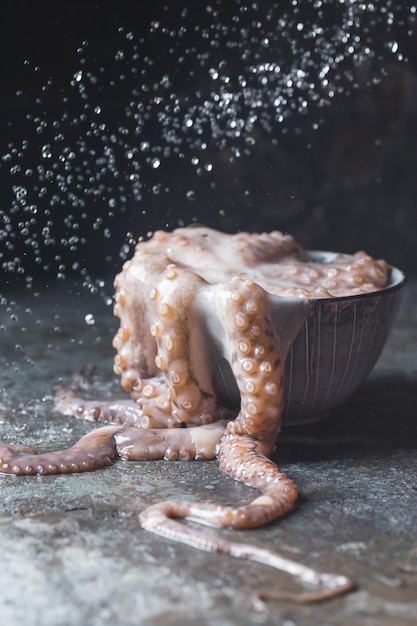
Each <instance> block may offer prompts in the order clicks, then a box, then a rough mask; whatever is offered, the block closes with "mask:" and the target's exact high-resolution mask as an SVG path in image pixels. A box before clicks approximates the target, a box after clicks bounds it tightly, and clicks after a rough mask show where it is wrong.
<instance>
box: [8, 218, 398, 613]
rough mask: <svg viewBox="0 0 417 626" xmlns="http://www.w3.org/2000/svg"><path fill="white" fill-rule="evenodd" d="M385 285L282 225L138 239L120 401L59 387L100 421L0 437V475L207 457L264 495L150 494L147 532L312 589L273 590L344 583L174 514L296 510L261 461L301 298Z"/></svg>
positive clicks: (127, 284) (231, 517) (323, 591)
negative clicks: (40, 446)
mask: <svg viewBox="0 0 417 626" xmlns="http://www.w3.org/2000/svg"><path fill="white" fill-rule="evenodd" d="M387 280H388V266H387V264H386V263H385V262H384V261H376V260H374V259H373V258H371V257H370V256H368V255H367V254H365V253H364V252H358V253H356V254H355V255H342V254H340V255H336V256H335V258H334V260H333V261H332V262H331V263H323V264H321V263H318V262H314V263H312V262H311V261H309V259H308V255H307V254H306V252H305V251H304V250H303V249H302V247H301V246H300V245H299V244H298V243H297V242H296V241H295V240H294V239H293V237H291V236H289V235H285V234H283V233H281V232H279V231H274V232H271V233H268V234H267V233H263V234H248V233H243V232H242V233H238V234H235V235H227V234H224V233H220V232H217V231H214V230H212V229H209V228H205V227H195V228H180V229H177V230H175V231H173V232H172V233H167V232H163V231H157V232H156V233H155V234H154V235H153V237H152V238H151V239H149V240H147V241H142V242H140V243H139V244H138V245H137V246H136V250H135V254H134V257H133V258H132V259H131V260H130V261H127V262H126V263H125V265H124V267H123V270H122V271H121V273H120V274H119V275H118V276H117V277H116V279H115V288H116V296H115V301H116V303H115V309H114V311H115V315H116V316H118V317H119V318H120V327H119V330H118V332H117V334H116V336H115V338H114V341H113V345H114V347H115V349H116V351H117V354H116V356H115V359H114V371H115V373H116V374H117V375H119V376H120V378H121V385H122V387H123V389H124V390H126V391H127V392H129V394H130V399H126V400H118V401H92V400H84V399H82V398H81V397H79V395H78V393H79V388H78V385H77V384H76V383H74V384H73V385H72V386H69V387H67V388H64V389H61V390H60V391H59V392H58V394H57V407H58V410H59V411H60V412H61V413H63V414H65V415H74V416H75V417H77V418H83V419H87V420H91V421H97V422H105V423H106V424H107V425H106V426H103V427H101V428H98V429H96V430H94V431H92V432H91V433H89V434H87V435H85V436H84V437H82V439H81V440H80V441H78V443H76V444H75V445H73V446H72V447H70V448H68V449H65V450H60V451H56V452H47V453H40V454H38V453H37V452H36V451H35V450H34V449H33V448H31V447H29V446H19V445H7V444H0V471H1V472H3V473H8V474H19V475H20V474H54V473H69V472H84V471H89V470H95V469H98V468H101V467H104V466H106V465H110V464H112V463H113V462H114V461H115V460H116V459H117V458H122V459H126V460H143V459H162V458H164V459H168V460H172V459H184V460H191V459H196V460H197V459H198V460H207V459H215V458H217V459H218V462H219V466H220V468H221V469H222V470H223V471H224V472H226V474H228V475H229V476H231V477H233V478H234V479H235V480H238V481H242V482H244V483H245V484H246V485H248V486H249V487H253V488H255V489H257V490H259V491H260V492H261V493H260V495H259V496H257V497H256V498H255V499H254V500H253V501H252V502H251V503H250V504H248V505H245V506H220V505H217V504H212V503H196V502H188V501H165V502H161V503H157V504H154V505H152V506H150V507H148V508H147V509H145V510H144V511H143V512H142V513H141V514H140V523H141V525H142V526H143V528H145V529H147V530H149V531H152V532H155V533H157V534H160V535H162V536H164V537H167V538H170V539H173V540H176V541H180V542H183V543H186V544H189V545H192V546H194V547H197V548H200V549H203V550H209V551H217V552H226V553H228V554H231V555H232V556H235V557H238V558H247V559H251V560H255V561H258V562H262V563H266V564H268V565H270V566H272V567H276V568H278V569H282V570H285V571H287V572H289V573H290V574H293V575H295V576H296V577H298V578H299V579H300V580H301V582H302V583H303V584H304V583H305V584H306V585H307V586H313V588H312V589H310V590H309V591H306V592H305V593H301V594H299V595H297V596H296V597H295V596H289V594H287V595H286V596H285V594H281V595H280V596H279V597H287V598H288V597H290V599H294V600H297V601H301V602H305V601H317V600H322V599H324V598H327V597H331V596H333V595H336V594H338V593H342V592H345V591H348V590H350V589H352V588H353V582H352V581H351V580H350V579H349V578H347V577H345V576H338V575H335V574H323V573H318V572H315V571H314V570H312V569H310V568H308V567H306V566H304V565H301V564H298V563H295V562H293V561H290V560H288V559H284V558H283V557H280V556H279V555H277V554H276V553H273V552H271V551H270V550H266V549H260V548H255V547H253V546H250V545H248V544H241V543H237V542H232V541H229V540H227V539H224V538H222V537H215V536H213V535H209V534H207V533H203V532H201V531H197V530H195V529H192V528H190V527H187V526H186V525H184V524H181V523H180V522H178V521H176V520H175V519H174V518H186V519H188V520H193V521H196V522H200V523H201V524H206V525H210V526H216V527H232V528H239V529H250V528H256V527H259V526H262V525H264V524H267V523H269V522H271V521H273V520H275V519H277V518H279V517H281V516H282V515H284V514H285V513H287V512H289V511H290V510H291V509H292V508H293V507H294V504H295V501H296V498H297V488H296V486H295V485H294V483H293V482H292V481H291V480H290V479H289V478H287V476H285V474H283V473H282V472H281V471H280V470H279V468H278V467H277V465H276V464H275V462H274V461H272V460H271V458H270V457H271V455H272V453H273V452H274V448H275V444H276V440H277V436H278V434H279V431H280V425H281V415H282V411H283V386H284V364H285V358H286V355H287V351H288V349H289V347H290V346H291V344H292V342H293V340H294V338H295V336H296V335H297V332H298V330H299V329H300V326H301V325H302V324H303V322H304V321H305V319H306V316H307V315H308V311H309V302H310V301H311V300H314V299H316V298H328V297H335V296H336V297H339V296H345V295H353V294H358V293H366V292H369V291H375V290H377V289H380V288H381V287H384V286H385V285H386V284H387ZM263 597H266V596H265V594H264V596H263ZM258 600H259V601H260V595H259V596H258Z"/></svg>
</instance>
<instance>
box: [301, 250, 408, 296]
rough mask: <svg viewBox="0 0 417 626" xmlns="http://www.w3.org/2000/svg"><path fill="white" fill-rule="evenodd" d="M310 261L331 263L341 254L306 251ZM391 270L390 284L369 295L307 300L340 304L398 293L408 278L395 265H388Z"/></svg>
mask: <svg viewBox="0 0 417 626" xmlns="http://www.w3.org/2000/svg"><path fill="white" fill-rule="evenodd" d="M306 252H307V257H308V259H309V261H312V262H313V263H314V262H317V263H330V261H332V260H333V259H334V258H335V257H336V256H337V255H338V254H340V253H339V252H330V251H327V250H306ZM388 267H389V270H390V278H389V284H388V285H386V286H385V287H381V288H380V289H375V291H369V292H367V293H354V294H350V295H347V296H330V297H328V298H307V300H308V301H309V302H323V303H324V302H336V301H337V302H340V301H341V300H353V299H355V300H357V299H358V298H375V297H377V296H379V295H383V294H385V293H388V292H392V291H396V290H399V289H401V288H402V287H404V285H405V284H406V282H407V277H406V275H405V274H404V272H402V271H401V270H400V269H398V268H397V267H395V266H394V265H390V264H388Z"/></svg>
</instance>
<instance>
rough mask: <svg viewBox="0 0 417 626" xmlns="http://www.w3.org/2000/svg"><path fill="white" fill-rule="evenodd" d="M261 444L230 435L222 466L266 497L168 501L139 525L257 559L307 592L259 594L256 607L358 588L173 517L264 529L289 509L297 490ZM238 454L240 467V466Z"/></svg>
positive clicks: (143, 516)
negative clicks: (237, 502) (231, 502)
mask: <svg viewBox="0 0 417 626" xmlns="http://www.w3.org/2000/svg"><path fill="white" fill-rule="evenodd" d="M262 447H263V446H262V443H261V442H256V441H254V440H253V439H250V438H249V437H242V436H236V435H234V434H231V433H226V434H225V436H224V437H223V439H222V442H221V444H220V452H219V459H220V466H221V468H222V469H223V470H224V471H226V472H227V473H228V474H230V475H232V476H233V478H235V479H237V480H241V481H243V482H245V483H246V484H247V485H249V486H251V487H256V488H258V489H260V490H261V492H262V495H261V496H259V497H257V498H255V499H254V500H253V501H252V502H251V503H249V504H248V505H244V506H239V507H231V506H221V505H216V504H210V503H199V502H190V501H171V500H169V501H165V502H160V503H158V504H155V505H153V506H150V507H148V508H147V509H145V511H143V512H142V513H141V514H140V516H139V521H140V523H141V526H142V527H143V528H144V529H146V530H148V531H150V532H153V533H155V534H157V535H160V536H162V537H165V538H167V539H170V540H173V541H178V542H181V543H184V544H187V545H189V546H192V547H194V548H198V549H200V550H205V551H207V552H220V553H224V554H228V555H230V556H233V557H235V558H239V559H247V560H250V561H256V562H258V563H262V564H264V565H268V566H269V567H273V568H275V569H278V570H281V571H284V572H287V573H288V574H291V575H292V576H295V577H296V578H297V579H298V580H299V581H300V583H301V584H302V585H304V586H307V587H308V588H309V591H307V592H304V593H301V594H285V593H282V594H281V595H279V594H275V596H273V595H272V594H269V593H268V592H260V593H259V594H258V595H257V596H255V597H254V604H255V607H256V608H261V605H262V603H264V602H265V601H266V600H267V599H278V598H279V599H286V600H291V601H294V602H301V603H305V602H318V601H321V600H325V599H327V598H330V597H333V596H335V595H338V594H341V593H345V592H346V591H350V590H351V589H353V588H354V583H353V582H352V581H351V580H350V579H349V578H347V577H345V576H339V575H336V574H327V573H320V572H317V571H315V570H313V569H311V568H309V567H306V566H305V565H302V564H300V563H297V562H295V561H292V560H291V559H287V558H285V557H283V556H280V555H279V554H277V553H275V552H272V551H270V550H265V549H263V548H258V547H256V546H253V545H249V544H245V543H239V542H234V541H230V540H228V539H225V538H223V537H218V536H213V535H211V534H208V533H205V532H201V531H198V530H195V529H194V528H189V527H187V526H184V525H182V524H180V523H179V522H177V521H176V520H175V519H174V518H182V519H187V520H192V521H194V522H199V523H200V524H204V525H207V526H215V527H224V526H229V527H233V528H240V529H247V528H254V527H257V526H262V525H264V524H266V523H268V522H270V521H272V520H274V519H276V518H277V517H280V516H282V515H283V514H285V513H287V512H288V511H290V510H291V509H292V508H293V506H294V503H295V500H296V497H297V488H296V487H295V485H294V483H293V482H292V481H291V480H290V479H288V478H287V477H286V476H285V474H283V473H282V472H280V470H279V469H278V467H277V466H276V465H275V464H274V463H273V462H272V461H271V460H269V459H268V458H266V457H265V456H264V455H263V454H262V452H261V450H262ZM237 456H239V463H238V464H236V460H237V458H236V457H237Z"/></svg>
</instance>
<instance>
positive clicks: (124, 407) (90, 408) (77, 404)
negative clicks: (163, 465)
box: [55, 387, 149, 428]
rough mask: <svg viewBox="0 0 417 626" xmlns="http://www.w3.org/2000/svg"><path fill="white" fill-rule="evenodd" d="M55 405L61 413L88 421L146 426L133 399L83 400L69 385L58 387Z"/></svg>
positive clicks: (147, 424) (141, 413)
mask: <svg viewBox="0 0 417 626" xmlns="http://www.w3.org/2000/svg"><path fill="white" fill-rule="evenodd" d="M55 405H56V408H57V410H58V411H59V412H60V413H61V415H71V416H73V417H76V418H78V419H84V420H86V421H89V422H106V423H109V424H114V425H119V426H135V427H137V428H139V427H142V428H147V427H148V426H149V420H148V419H147V417H146V416H144V415H143V411H142V410H141V409H140V408H139V407H138V405H137V404H136V402H134V401H133V400H111V401H99V400H85V399H84V398H82V397H81V396H79V395H78V394H77V392H76V391H75V390H74V389H73V388H71V387H64V388H62V389H59V390H58V391H57V393H56V395H55Z"/></svg>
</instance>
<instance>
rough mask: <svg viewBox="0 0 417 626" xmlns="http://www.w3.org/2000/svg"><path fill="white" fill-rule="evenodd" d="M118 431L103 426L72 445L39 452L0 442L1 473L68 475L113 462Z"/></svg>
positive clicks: (112, 427) (115, 455)
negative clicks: (115, 437) (62, 448)
mask: <svg viewBox="0 0 417 626" xmlns="http://www.w3.org/2000/svg"><path fill="white" fill-rule="evenodd" d="M118 430H119V429H118V428H117V427H114V426H104V427H103V428H99V429H97V430H95V431H93V432H91V433H88V434H87V435H84V437H82V438H81V439H80V440H79V441H78V442H77V443H76V444H75V445H74V446H72V447H71V448H66V449H64V450H57V451H54V452H44V453H41V454H38V453H37V451H36V450H35V449H34V448H30V447H29V446H13V445H7V444H4V443H0V472H1V473H3V474H17V475H21V474H70V473H75V472H89V471H91V470H95V469H100V468H102V467H105V466H106V465H112V463H113V462H114V461H115V459H116V458H117V448H116V441H115V439H114V434H115V433H116V432H117V431H118Z"/></svg>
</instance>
